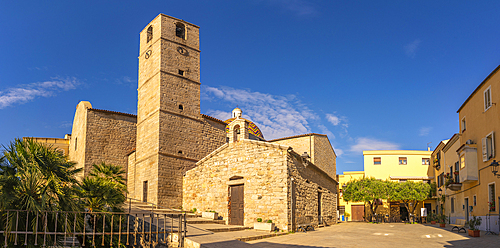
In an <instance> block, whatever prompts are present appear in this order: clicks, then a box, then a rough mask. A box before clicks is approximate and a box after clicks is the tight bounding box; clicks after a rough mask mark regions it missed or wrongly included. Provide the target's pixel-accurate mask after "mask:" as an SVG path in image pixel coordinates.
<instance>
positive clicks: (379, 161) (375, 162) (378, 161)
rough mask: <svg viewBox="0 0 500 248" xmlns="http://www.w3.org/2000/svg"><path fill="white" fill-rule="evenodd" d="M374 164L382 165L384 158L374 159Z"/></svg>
mask: <svg viewBox="0 0 500 248" xmlns="http://www.w3.org/2000/svg"><path fill="white" fill-rule="evenodd" d="M373 164H382V158H381V157H374V158H373Z"/></svg>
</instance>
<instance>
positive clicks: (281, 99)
mask: <svg viewBox="0 0 500 248" xmlns="http://www.w3.org/2000/svg"><path fill="white" fill-rule="evenodd" d="M499 10H500V2H499V1H453V2H450V1H318V0H316V1H313V0H310V1H308V0H289V1H286V0H248V1H217V0H212V1H189V0H187V1H0V33H1V35H0V116H1V118H0V144H3V145H6V144H8V143H9V142H10V141H12V140H13V139H14V138H16V137H23V136H35V137H64V134H66V133H71V124H72V121H73V115H74V111H75V107H76V104H77V103H78V102H79V101H81V100H88V101H90V102H91V103H92V105H93V107H94V108H99V109H108V110H113V111H120V112H126V113H134V114H135V113H136V111H137V110H136V109H137V90H136V89H137V71H138V66H137V65H138V60H137V56H138V47H139V44H138V42H139V32H140V31H141V30H142V29H143V28H144V27H145V26H146V25H147V24H148V23H149V22H150V21H151V20H152V19H153V18H155V17H156V16H157V15H158V14H159V13H164V14H166V15H170V16H174V17H177V18H180V19H184V20H186V21H188V22H191V23H194V24H196V25H198V26H200V27H201V29H200V42H201V47H200V49H201V51H202V52H201V83H202V95H201V99H202V101H201V110H202V113H205V114H209V115H212V116H214V117H217V118H220V119H225V118H229V113H230V112H231V110H232V109H233V108H234V107H236V105H238V106H239V107H240V108H241V109H242V110H243V115H244V117H246V118H248V119H250V120H253V121H254V122H255V123H256V124H257V125H258V126H259V127H260V128H261V129H262V131H263V133H264V136H265V138H267V139H272V138H279V137H283V136H291V135H296V134H302V133H309V132H317V133H324V134H328V136H329V139H330V142H331V143H332V145H333V146H334V148H335V151H336V153H337V155H338V158H337V173H342V172H343V171H350V170H362V169H363V160H362V151H363V150H368V149H417V150H425V149H426V146H427V143H429V142H432V143H431V144H430V146H431V147H432V148H434V147H435V146H437V145H438V143H439V142H440V141H441V140H443V139H447V138H450V137H451V136H452V135H453V133H455V132H458V115H457V113H456V111H457V109H458V108H459V107H460V105H461V104H462V103H463V102H464V101H465V99H466V98H467V97H468V96H469V94H470V93H472V91H473V90H474V89H475V88H476V87H477V85H478V84H479V83H480V82H481V81H482V80H483V79H484V78H485V77H486V76H487V75H488V74H489V73H490V72H491V71H492V70H493V69H494V68H495V67H496V66H498V65H499V63H500V56H499V55H500V46H499V42H498V41H499V40H500V32H499V31H498V30H500V28H499V26H500V15H498V12H499Z"/></svg>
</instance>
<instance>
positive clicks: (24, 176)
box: [0, 139, 81, 211]
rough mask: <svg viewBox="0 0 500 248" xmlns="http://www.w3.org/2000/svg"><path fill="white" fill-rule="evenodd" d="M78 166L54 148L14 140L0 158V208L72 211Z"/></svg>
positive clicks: (74, 205) (27, 140) (30, 141)
mask: <svg viewBox="0 0 500 248" xmlns="http://www.w3.org/2000/svg"><path fill="white" fill-rule="evenodd" d="M80 171H81V169H77V168H75V163H74V162H70V161H68V157H67V156H65V155H63V154H62V153H61V152H59V151H57V150H56V149H55V148H53V147H50V146H46V145H43V144H40V143H37V142H35V141H33V140H31V139H25V140H21V139H15V141H14V142H11V143H10V145H9V146H8V147H4V151H3V152H2V156H1V157H0V188H1V189H2V190H1V191H0V209H3V210H5V209H18V210H30V211H44V210H50V211H75V210H78V209H79V208H78V206H77V205H76V201H75V199H76V197H77V196H76V194H75V193H76V191H75V190H74V188H73V186H74V185H75V184H76V182H77V181H76V177H75V175H76V174H77V173H78V172H80Z"/></svg>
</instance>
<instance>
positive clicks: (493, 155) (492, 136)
mask: <svg viewBox="0 0 500 248" xmlns="http://www.w3.org/2000/svg"><path fill="white" fill-rule="evenodd" d="M491 157H492V158H494V157H495V132H491Z"/></svg>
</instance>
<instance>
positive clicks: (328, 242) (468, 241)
mask: <svg viewBox="0 0 500 248" xmlns="http://www.w3.org/2000/svg"><path fill="white" fill-rule="evenodd" d="M450 230H451V226H446V228H440V227H439V225H420V224H413V225H411V224H403V223H391V224H369V223H356V222H350V223H340V224H338V225H334V226H329V227H325V228H320V229H317V230H316V231H312V232H307V233H296V234H290V235H284V236H280V237H274V238H267V239H261V240H256V241H250V242H248V243H249V244H252V247H262V248H267V247H272V248H284V247H287V248H299V247H300V248H316V247H398V248H401V247H426V248H427V247H500V236H498V235H485V232H481V237H479V238H473V237H469V236H468V235H467V233H463V232H461V233H460V234H457V232H456V231H455V232H451V231H450Z"/></svg>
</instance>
